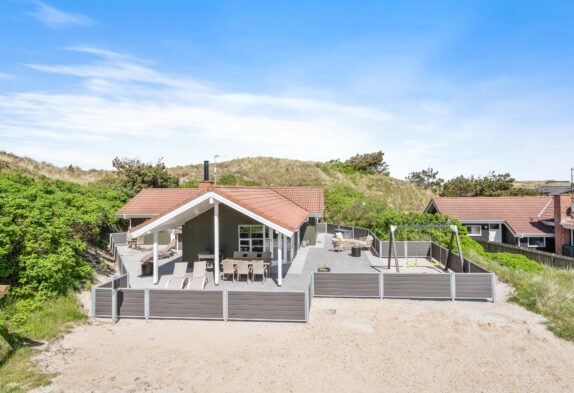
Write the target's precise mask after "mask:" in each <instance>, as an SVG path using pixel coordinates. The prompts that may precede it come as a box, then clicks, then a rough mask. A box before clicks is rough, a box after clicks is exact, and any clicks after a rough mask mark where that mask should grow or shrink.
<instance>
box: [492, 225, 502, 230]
mask: <svg viewBox="0 0 574 393" xmlns="http://www.w3.org/2000/svg"><path fill="white" fill-rule="evenodd" d="M490 229H493V230H498V229H500V224H490Z"/></svg>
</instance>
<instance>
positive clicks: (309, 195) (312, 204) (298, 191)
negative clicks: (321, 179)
mask: <svg viewBox="0 0 574 393" xmlns="http://www.w3.org/2000/svg"><path fill="white" fill-rule="evenodd" d="M273 191H275V192H278V193H279V194H281V195H283V196H284V197H285V198H287V199H289V200H290V201H293V202H295V203H296V204H297V205H299V206H301V207H302V208H303V209H305V210H307V211H308V212H311V213H316V214H323V211H324V210H325V199H324V197H323V188H322V187H273Z"/></svg>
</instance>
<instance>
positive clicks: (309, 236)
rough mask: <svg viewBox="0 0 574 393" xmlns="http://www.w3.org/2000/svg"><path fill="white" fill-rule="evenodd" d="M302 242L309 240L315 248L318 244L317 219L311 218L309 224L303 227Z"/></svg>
mask: <svg viewBox="0 0 574 393" xmlns="http://www.w3.org/2000/svg"><path fill="white" fill-rule="evenodd" d="M301 240H307V241H308V242H309V245H311V246H314V245H315V244H316V242H317V219H316V218H315V217H310V218H309V222H308V223H306V224H303V225H302V226H301Z"/></svg>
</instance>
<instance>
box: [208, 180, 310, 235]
mask: <svg viewBox="0 0 574 393" xmlns="http://www.w3.org/2000/svg"><path fill="white" fill-rule="evenodd" d="M214 191H215V193H217V194H219V195H221V196H223V197H225V198H227V199H229V200H231V201H233V202H235V203H237V204H238V205H240V206H242V207H244V208H246V209H248V210H250V211H252V212H253V213H255V214H257V215H259V216H261V217H263V218H266V219H267V220H269V221H271V222H273V223H275V224H278V225H280V226H282V227H284V228H287V229H290V230H292V231H295V230H297V228H299V226H300V225H301V224H302V223H303V222H304V221H305V220H306V219H307V217H308V216H309V213H310V212H309V211H307V210H305V209H303V208H302V207H301V206H299V205H297V204H296V203H294V202H292V201H291V200H289V199H287V198H286V197H284V196H283V195H281V194H280V193H278V192H276V191H274V190H272V189H270V188H259V187H216V188H215V189H214Z"/></svg>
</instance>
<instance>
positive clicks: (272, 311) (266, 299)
mask: <svg viewBox="0 0 574 393" xmlns="http://www.w3.org/2000/svg"><path fill="white" fill-rule="evenodd" d="M227 305H228V318H229V319H241V320H263V321H294V322H304V321H305V306H306V305H305V292H261V291H229V292H228V301H227Z"/></svg>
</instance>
